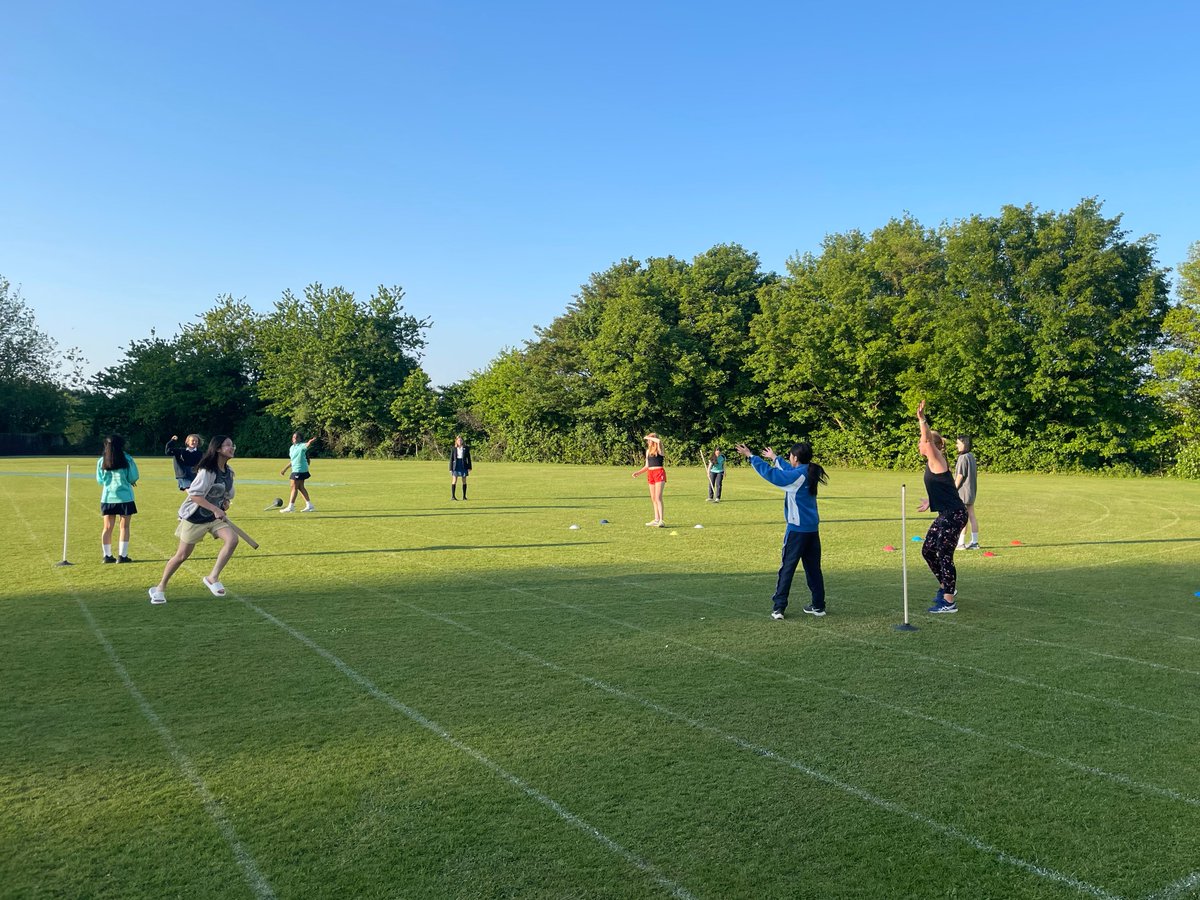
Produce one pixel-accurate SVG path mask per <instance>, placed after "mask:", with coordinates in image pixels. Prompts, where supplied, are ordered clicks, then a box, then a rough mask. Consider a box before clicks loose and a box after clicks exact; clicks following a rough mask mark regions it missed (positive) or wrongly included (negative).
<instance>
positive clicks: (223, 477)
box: [150, 434, 238, 606]
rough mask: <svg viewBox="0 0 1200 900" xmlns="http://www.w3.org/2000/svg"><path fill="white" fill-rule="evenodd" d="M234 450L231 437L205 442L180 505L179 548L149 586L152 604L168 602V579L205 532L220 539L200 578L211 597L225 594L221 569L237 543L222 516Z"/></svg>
mask: <svg viewBox="0 0 1200 900" xmlns="http://www.w3.org/2000/svg"><path fill="white" fill-rule="evenodd" d="M236 449H237V448H236V447H234V444H233V439H232V438H230V437H228V436H226V435H223V434H214V435H213V438H212V440H211V441H209V442H208V449H207V450H206V451H205V452H204V455H203V456H202V457H200V461H199V462H198V463H196V478H195V480H194V481H192V483H191V485H189V486H188V493H187V499H186V500H184V501H183V504H182V505H181V506H180V507H179V526H178V527H177V528H176V529H175V536H176V537H177V538H179V547H178V549H176V551H175V555H174V556H172V557H171V558H170V559H168V560H167V565H166V568H164V569H163V573H162V578H161V579H160V580H159V582H158V584H156V585H155V586H154V587H152V588H150V602H151V603H153V604H154V605H155V606H158V605H160V604H163V603H166V602H167V593H166V592H167V582H168V581H170V580H171V576H172V575H174V574H175V572H176V571H177V570H178V569H179V567H180V566H182V565H183V564H184V562H185V561H186V560H187V558H188V557H189V556H191V555H192V551H193V550H195V549H196V545H197V544H198V543H200V542H201V541H202V540H204V536H205V535H206V534H211V535H212V536H213V537H214V538H216V539H217V540H219V541H221V549H220V551H218V553H217V558H216V561H214V562H213V567H212V571H211V572H209V573H208V574H207V575H205V576H204V577H203V578H202V579H201V580H202V581H203V582H204V586H205V587H206V588H208V591H209V593H211V594H212V595H213V596H214V597H224V596H225V585H223V584H222V583H221V570H222V569H224V568H225V564H226V563H227V562H229V559H230V557H232V556H233V551H234V550H236V549H237V545H238V536H237V532H236V531H234V530H233V527H232V526H231V525H230V524H229V522H228V520H226V518H225V510H227V509H229V504H230V503H231V502H232V500H233V494H234V490H233V469H231V468H230V467H229V461H230V460H231V459H233V455H234V452H235V450H236Z"/></svg>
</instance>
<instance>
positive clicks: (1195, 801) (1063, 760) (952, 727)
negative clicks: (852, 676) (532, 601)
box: [333, 573, 1200, 808]
mask: <svg viewBox="0 0 1200 900" xmlns="http://www.w3.org/2000/svg"><path fill="white" fill-rule="evenodd" d="M333 577H335V578H337V579H338V580H340V581H342V582H343V583H345V584H348V585H350V586H352V587H354V588H355V589H357V590H359V591H365V592H366V593H369V594H373V595H375V596H378V597H380V598H382V599H385V600H388V601H390V602H392V603H398V604H399V605H401V606H404V607H406V608H408V609H410V610H413V611H414V613H415V614H418V615H422V616H427V617H430V618H433V619H436V620H439V621H447V622H449V621H450V620H449V619H443V618H442V617H441V616H440V614H437V613H432V612H430V611H428V610H426V609H424V608H422V607H420V606H418V605H416V604H415V603H412V602H410V601H406V600H398V599H397V598H396V597H395V596H393V595H391V594H388V593H386V592H385V591H382V590H380V589H378V588H376V587H374V586H371V585H365V584H361V583H359V582H357V581H353V580H350V579H347V578H345V577H344V576H341V575H339V574H337V573H333ZM460 577H464V578H468V579H470V580H472V581H477V582H481V583H482V582H483V579H480V578H479V577H478V576H474V575H466V574H465V573H460ZM581 580H589V581H594V580H595V579H581ZM621 583H623V584H629V585H633V586H637V587H645V585H644V584H642V583H640V582H631V581H623V582H621ZM489 589H490V590H491V591H492V592H494V591H495V587H494V586H491V585H489ZM503 590H505V591H506V592H509V593H524V594H527V595H529V596H532V597H535V598H537V599H544V600H545V602H548V603H550V604H551V605H550V606H540V607H524V608H520V609H516V608H514V609H513V610H512V611H515V612H530V611H546V610H551V609H564V608H565V609H570V610H572V611H576V612H583V613H585V614H587V615H589V616H591V617H593V618H597V619H600V620H601V621H607V622H611V623H613V624H616V625H620V626H622V627H624V628H629V629H631V630H635V631H640V632H642V633H644V634H650V635H656V636H657V635H662V636H664V637H667V638H669V639H670V640H672V641H674V642H675V643H677V644H678V645H680V646H683V647H688V648H689V649H692V650H695V651H697V652H700V653H704V654H706V655H709V656H712V657H713V658H715V659H720V660H723V661H726V662H730V663H733V664H734V665H737V666H742V667H745V668H749V669H751V670H752V671H757V672H759V673H761V674H764V675H774V676H779V677H781V678H784V679H786V680H789V681H792V682H795V683H797V684H804V685H808V686H811V687H815V688H817V689H819V690H823V691H828V692H830V693H833V694H837V695H839V696H842V697H847V698H849V699H853V700H858V701H861V702H864V703H868V704H871V705H873V706H877V707H879V708H881V709H885V710H888V711H890V712H893V713H896V714H898V715H901V716H906V717H909V718H912V719H916V720H918V721H923V722H928V723H930V724H933V725H938V726H940V727H942V728H945V729H947V730H949V731H953V732H955V733H958V734H963V735H967V736H969V737H974V738H977V739H979V740H982V741H985V742H989V743H992V744H996V745H998V746H1002V747H1006V748H1008V749H1010V750H1015V751H1017V752H1020V753H1025V754H1028V755H1030V756H1035V757H1038V758H1040V759H1045V760H1048V761H1050V762H1054V763H1056V764H1058V765H1061V766H1063V767H1065V768H1068V769H1071V770H1073V771H1076V772H1080V773H1083V774H1086V775H1090V776H1093V777H1097V778H1102V779H1105V780H1107V781H1112V782H1114V783H1116V784H1120V785H1122V786H1124V787H1127V788H1130V789H1133V790H1137V791H1141V792H1143V793H1146V794H1152V795H1155V796H1158V797H1161V798H1163V799H1166V800H1171V801H1174V802H1178V803H1183V804H1186V805H1189V806H1195V807H1197V808H1200V798H1196V797H1191V796H1189V795H1187V794H1184V793H1182V792H1180V791H1177V790H1175V789H1173V788H1169V787H1164V786H1162V785H1156V784H1151V783H1149V782H1144V781H1138V780H1137V779H1134V778H1131V777H1130V776H1128V775H1125V774H1123V773H1120V772H1109V771H1107V770H1105V769H1101V768H1098V767H1096V766H1090V765H1088V764H1086V763H1081V762H1078V761H1076V760H1073V759H1069V758H1067V757H1064V756H1059V755H1058V754H1055V753H1051V752H1049V751H1046V750H1039V749H1037V748H1035V747H1029V746H1026V745H1025V744H1021V743H1018V742H1016V741H1010V740H1007V739H1005V738H1000V737H996V736H994V735H990V734H987V733H985V732H982V731H979V730H977V729H974V728H971V727H970V726H967V725H963V724H961V723H958V722H954V721H952V720H949V719H942V718H939V717H937V716H930V715H928V714H926V713H922V712H919V711H917V710H913V709H909V708H908V707H904V706H899V705H896V704H893V703H889V702H888V701H885V700H881V699H879V698H877V697H874V696H871V695H869V694H861V693H858V692H855V691H849V690H846V689H845V688H839V687H834V686H832V685H827V684H824V683H822V682H820V681H818V680H816V679H813V678H809V677H807V676H803V675H796V674H794V673H791V672H786V671H783V670H781V669H773V668H771V667H769V666H764V665H762V664H760V663H754V662H750V661H748V660H743V659H741V658H739V657H736V656H733V655H731V654H727V653H722V652H720V651H717V650H713V649H711V648H708V647H703V646H701V645H699V644H692V643H690V642H689V641H686V640H684V639H682V638H678V637H673V636H669V635H667V634H666V633H665V632H660V631H653V630H651V629H649V628H645V627H644V626H639V625H634V624H632V623H629V622H625V621H623V620H621V619H615V618H612V617H610V616H605V615H600V614H598V613H596V612H594V610H595V609H597V608H603V609H605V610H609V611H612V609H611V608H612V607H614V606H621V607H624V606H628V602H627V601H622V602H621V603H619V604H618V603H607V604H605V603H601V604H595V605H589V606H588V607H579V606H571V605H564V604H563V603H562V602H561V601H556V600H552V599H548V598H543V597H542V595H541V594H540V593H538V592H539V590H540V591H549V590H550V589H549V588H540V589H539V588H537V587H536V586H535V587H532V588H519V587H511V586H510V587H506V588H504V589H503ZM667 593H668V594H669V592H667ZM670 596H675V597H678V595H670ZM661 599H662V598H660V599H656V600H653V601H650V602H661ZM726 608H727V609H728V610H729V611H730V612H734V613H736V614H739V615H741V614H742V611H741V610H738V609H735V608H732V607H726ZM489 611H490V610H489ZM701 618H703V617H701ZM458 627H462V628H469V626H465V625H459V626H458ZM473 633H476V634H479V635H480V636H481V637H484V638H485V639H487V640H492V641H495V640H496V639H495V638H490V637H488V636H487V635H486V634H485V633H483V632H479V631H474V632H473ZM506 646H507V645H506Z"/></svg>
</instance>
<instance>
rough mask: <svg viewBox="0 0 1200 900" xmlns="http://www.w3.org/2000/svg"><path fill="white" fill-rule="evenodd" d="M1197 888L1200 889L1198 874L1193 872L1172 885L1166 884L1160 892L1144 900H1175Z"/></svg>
mask: <svg viewBox="0 0 1200 900" xmlns="http://www.w3.org/2000/svg"><path fill="white" fill-rule="evenodd" d="M1197 887H1200V872H1193V873H1192V874H1191V875H1185V876H1184V877H1183V878H1180V879H1179V880H1178V881H1176V882H1174V883H1173V884H1168V885H1167V886H1166V887H1165V888H1163V889H1162V890H1158V891H1155V892H1154V893H1153V894H1150V895H1149V896H1148V897H1146V900H1175V898H1176V897H1182V896H1183V895H1184V894H1190V893H1191V892H1192V891H1193V890H1194V889H1195V888H1197Z"/></svg>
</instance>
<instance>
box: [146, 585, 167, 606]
mask: <svg viewBox="0 0 1200 900" xmlns="http://www.w3.org/2000/svg"><path fill="white" fill-rule="evenodd" d="M150 602H151V603H153V604H154V605H155V606H159V605H160V604H163V603H166V602H167V595H166V594H164V593H163V592H162V591H160V590H159V589H158V585H155V586H154V587H152V588H150Z"/></svg>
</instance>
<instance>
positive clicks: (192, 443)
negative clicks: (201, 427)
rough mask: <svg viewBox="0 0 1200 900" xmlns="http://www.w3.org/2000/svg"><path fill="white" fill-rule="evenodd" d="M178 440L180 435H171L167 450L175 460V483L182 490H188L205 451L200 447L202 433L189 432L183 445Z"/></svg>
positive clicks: (168, 454)
mask: <svg viewBox="0 0 1200 900" xmlns="http://www.w3.org/2000/svg"><path fill="white" fill-rule="evenodd" d="M177 440H179V435H177V434H173V435H171V439H170V440H169V441H167V449H166V451H165V452H166V455H167V456H170V457H171V458H172V459H173V460H174V462H173V465H174V466H175V483H176V484H178V485H179V489H180V490H181V491H186V490H187V489H188V488H189V487H191V484H192V481H193V480H194V479H195V477H196V463H198V462H200V457H202V456H203V455H204V451H203V450H201V449H200V435H198V434H189V435H188V436H187V438H186V439H185V440H184V442H183V446H182V447H180V446H179V445H178V444H176V443H175V442H176V441H177Z"/></svg>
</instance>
